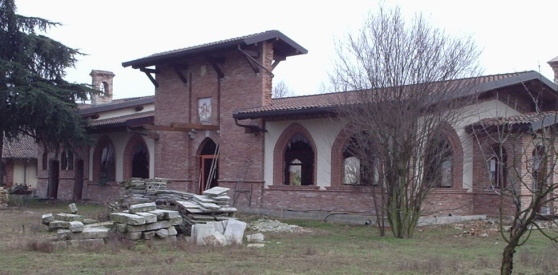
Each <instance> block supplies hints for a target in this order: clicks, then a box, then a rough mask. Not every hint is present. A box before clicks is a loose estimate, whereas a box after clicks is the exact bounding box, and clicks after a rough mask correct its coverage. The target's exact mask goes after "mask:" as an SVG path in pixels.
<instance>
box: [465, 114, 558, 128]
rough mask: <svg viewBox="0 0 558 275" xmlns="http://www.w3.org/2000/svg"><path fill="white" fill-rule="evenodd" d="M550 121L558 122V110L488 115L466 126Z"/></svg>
mask: <svg viewBox="0 0 558 275" xmlns="http://www.w3.org/2000/svg"><path fill="white" fill-rule="evenodd" d="M543 120H544V121H545V122H550V123H552V124H555V123H557V122H558V111H547V112H539V113H525V114H521V115H516V116H509V117H490V118H484V119H481V120H479V121H477V122H475V123H472V124H470V125H469V126H467V127H468V128H471V127H474V128H479V127H481V128H483V127H484V128H490V127H496V126H504V125H506V126H519V125H531V124H534V123H536V122H541V121H543Z"/></svg>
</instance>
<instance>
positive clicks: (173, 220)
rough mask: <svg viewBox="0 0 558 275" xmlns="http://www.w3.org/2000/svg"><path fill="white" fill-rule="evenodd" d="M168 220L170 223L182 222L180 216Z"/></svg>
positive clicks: (177, 223)
mask: <svg viewBox="0 0 558 275" xmlns="http://www.w3.org/2000/svg"><path fill="white" fill-rule="evenodd" d="M168 221H169V223H170V224H171V225H181V224H182V222H183V220H182V217H178V218H171V219H169V220H168Z"/></svg>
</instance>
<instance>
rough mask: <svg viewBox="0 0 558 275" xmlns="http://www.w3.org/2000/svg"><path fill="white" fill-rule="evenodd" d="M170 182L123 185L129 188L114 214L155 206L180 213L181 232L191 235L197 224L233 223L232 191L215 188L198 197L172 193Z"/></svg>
mask: <svg viewBox="0 0 558 275" xmlns="http://www.w3.org/2000/svg"><path fill="white" fill-rule="evenodd" d="M167 183H169V180H167V179H161V178H155V179H140V178H131V179H130V180H128V181H125V182H121V186H122V187H123V188H125V191H124V192H123V193H124V196H123V197H122V198H120V200H119V202H118V203H113V204H111V206H109V207H110V208H111V210H113V211H120V212H121V211H122V210H124V209H128V208H129V207H130V206H131V205H134V204H142V203H155V204H156V205H157V206H159V207H161V208H167V209H172V210H177V211H179V213H180V216H181V217H182V218H183V224H182V225H181V226H179V228H178V229H179V232H181V233H184V234H185V235H191V227H192V225H194V224H205V223H207V222H212V221H224V220H229V219H233V217H234V214H235V213H236V211H237V209H236V208H235V207H231V205H230V201H231V198H230V197H229V196H228V195H227V193H228V191H229V188H224V187H213V188H211V189H208V190H206V191H204V192H203V193H202V195H197V194H193V193H188V192H182V191H176V190H168V189H167Z"/></svg>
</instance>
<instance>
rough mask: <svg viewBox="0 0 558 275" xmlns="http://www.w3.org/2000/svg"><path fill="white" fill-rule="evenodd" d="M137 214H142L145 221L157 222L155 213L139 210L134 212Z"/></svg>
mask: <svg viewBox="0 0 558 275" xmlns="http://www.w3.org/2000/svg"><path fill="white" fill-rule="evenodd" d="M136 215H138V216H142V217H144V218H145V223H154V222H157V215H155V214H152V213H148V212H139V213H136Z"/></svg>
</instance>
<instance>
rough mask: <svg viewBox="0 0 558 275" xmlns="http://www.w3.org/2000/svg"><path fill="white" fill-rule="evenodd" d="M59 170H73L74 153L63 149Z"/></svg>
mask: <svg viewBox="0 0 558 275" xmlns="http://www.w3.org/2000/svg"><path fill="white" fill-rule="evenodd" d="M60 170H74V153H73V152H72V151H71V150H64V151H62V154H61V155H60Z"/></svg>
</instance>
